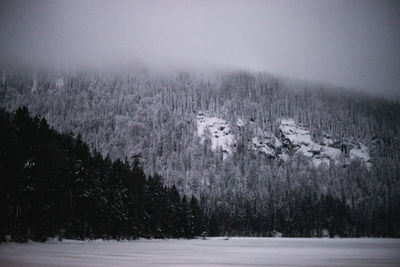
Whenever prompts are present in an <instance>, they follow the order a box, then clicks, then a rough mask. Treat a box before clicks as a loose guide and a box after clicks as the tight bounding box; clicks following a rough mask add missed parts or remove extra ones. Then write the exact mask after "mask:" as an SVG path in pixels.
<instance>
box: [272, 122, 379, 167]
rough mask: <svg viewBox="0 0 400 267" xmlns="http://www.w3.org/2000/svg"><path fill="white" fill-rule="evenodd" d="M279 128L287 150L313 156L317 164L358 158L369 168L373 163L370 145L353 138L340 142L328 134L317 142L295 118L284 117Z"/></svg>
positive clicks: (336, 162) (345, 161)
mask: <svg viewBox="0 0 400 267" xmlns="http://www.w3.org/2000/svg"><path fill="white" fill-rule="evenodd" d="M279 130H280V132H281V138H282V143H283V144H284V146H285V148H286V150H288V151H290V150H292V151H294V153H300V154H302V155H304V156H305V157H308V158H311V159H312V162H313V164H314V165H316V166H320V165H321V164H324V165H329V164H330V163H331V162H333V163H334V164H340V163H342V164H343V165H348V164H349V163H350V161H351V160H356V159H360V160H361V161H362V162H363V163H365V164H366V166H367V167H368V168H369V167H371V165H372V163H371V162H370V160H371V158H370V156H369V151H368V147H366V146H365V145H364V144H361V143H358V142H355V141H352V140H347V141H343V142H338V141H336V140H334V139H333V138H332V137H331V136H329V135H326V134H325V135H324V136H323V141H322V142H321V143H316V142H314V141H313V140H312V138H311V134H310V132H309V131H308V130H307V129H306V128H305V127H303V126H301V125H299V124H297V123H296V122H295V121H294V120H293V119H282V120H281V123H280V126H279ZM281 158H282V157H281ZM284 158H287V157H283V159H284Z"/></svg>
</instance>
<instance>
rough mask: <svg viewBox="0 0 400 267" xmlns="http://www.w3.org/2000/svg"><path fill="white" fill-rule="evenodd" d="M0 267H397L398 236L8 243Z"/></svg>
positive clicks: (2, 246)
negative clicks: (392, 237) (391, 237)
mask: <svg viewBox="0 0 400 267" xmlns="http://www.w3.org/2000/svg"><path fill="white" fill-rule="evenodd" d="M0 266H400V239H373V238H360V239H355V238H354V239H317V238H276V239H275V238H231V239H229V240H224V239H223V238H210V239H208V240H201V239H193V240H185V239H181V240H175V239H170V240H138V241H121V242H117V241H93V242H87V241H86V242H84V241H73V240H65V241H63V242H57V241H50V242H46V243H36V242H29V243H25V244H16V243H8V244H0Z"/></svg>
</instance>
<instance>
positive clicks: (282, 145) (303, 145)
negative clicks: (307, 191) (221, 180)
mask: <svg viewBox="0 0 400 267" xmlns="http://www.w3.org/2000/svg"><path fill="white" fill-rule="evenodd" d="M251 125H252V123H249V124H247V125H246V124H245V122H244V120H243V119H238V120H237V122H236V127H237V128H238V130H239V131H238V132H239V133H238V134H240V132H241V130H243V128H244V127H252V126H251ZM197 131H198V135H199V136H200V137H201V138H202V140H204V138H205V137H206V134H207V132H209V134H210V138H211V149H212V150H217V149H221V151H222V152H223V153H224V158H226V156H229V155H231V154H232V153H233V152H234V147H235V144H236V138H235V135H234V134H233V132H232V131H231V128H230V126H229V123H228V122H227V121H226V120H224V119H221V118H217V117H210V116H205V115H204V114H202V113H200V114H199V115H198V116H197ZM279 131H280V136H279V138H278V137H276V136H275V135H274V134H272V133H270V132H265V131H263V130H262V129H260V128H257V129H255V132H256V135H255V136H253V137H251V138H250V139H249V140H248V142H249V143H248V149H251V150H254V151H256V152H258V153H260V154H262V155H264V156H265V157H267V158H279V159H281V160H283V161H286V160H287V159H289V157H290V156H291V155H295V154H301V155H303V156H305V157H307V158H310V160H311V161H312V163H313V164H314V165H315V166H320V165H321V164H322V165H326V166H329V164H331V163H334V164H342V165H343V166H346V165H348V164H350V162H351V161H352V160H357V159H359V160H361V161H362V162H363V163H364V164H365V165H366V166H367V167H371V165H372V162H371V158H370V156H369V151H368V147H367V146H365V145H364V144H361V143H358V142H356V141H354V140H344V141H338V140H335V139H334V138H332V137H331V136H329V135H326V134H325V135H324V136H323V140H322V141H321V142H315V141H313V140H312V138H311V134H310V132H309V131H308V130H307V129H306V128H305V127H303V126H301V125H299V124H297V123H296V122H295V121H294V120H293V119H281V121H280V126H279Z"/></svg>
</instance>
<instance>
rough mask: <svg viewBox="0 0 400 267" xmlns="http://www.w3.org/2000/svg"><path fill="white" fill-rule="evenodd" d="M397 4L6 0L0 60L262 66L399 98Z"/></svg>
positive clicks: (0, 7) (0, 14)
mask: <svg viewBox="0 0 400 267" xmlns="http://www.w3.org/2000/svg"><path fill="white" fill-rule="evenodd" d="M399 29H400V2H399V1H388V0H387V1H385V0H384V1H379V0H365V1H361V0H349V1H345V0H335V1H328V0H324V1H323V0H321V1H319V0H299V1H295V0H292V1H289V0H283V1H282V0H276V1H261V0H260V1H256V0H253V1H226V0H222V1H212V0H206V1H177V0H172V1H161V0H159V1H157V0H154V1H120V0H118V1H88V0H84V1H67V0H65V1H63V0H60V1H50V0H37V1H33V0H26V1H19V0H18V1H2V2H1V4H0V65H1V64H7V63H16V64H22V65H27V66H37V67H42V66H46V67H51V66H67V67H68V66H76V65H79V66H88V67H93V66H107V65H116V66H118V65H123V64H126V63H128V62H132V61H138V62H141V63H144V64H145V65H147V66H148V67H153V68H156V69H167V70H170V69H190V68H195V69H196V68H200V69H207V68H210V67H217V68H232V69H245V70H250V71H262V72H264V71H265V72H268V73H272V74H277V75H281V76H287V77H293V78H295V79H302V80H310V81H315V82H323V83H330V84H335V85H338V86H344V87H348V88H355V89H358V90H362V91H366V92H369V93H372V94H378V95H381V96H385V97H388V98H392V97H395V98H397V99H400V30H399Z"/></svg>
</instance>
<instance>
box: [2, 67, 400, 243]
mask: <svg viewBox="0 0 400 267" xmlns="http://www.w3.org/2000/svg"><path fill="white" fill-rule="evenodd" d="M0 104H1V107H3V108H5V109H6V110H9V111H15V110H16V109H17V108H18V107H20V106H23V105H25V106H27V107H28V108H29V110H30V111H31V112H32V113H33V114H35V115H38V116H45V118H46V120H47V121H48V122H49V124H50V125H51V127H54V128H55V129H56V130H58V131H60V132H63V133H68V132H71V133H72V135H74V136H77V135H78V134H80V135H81V136H82V140H83V141H84V142H86V143H87V144H88V145H89V148H90V149H89V148H88V152H87V153H89V150H90V151H92V153H95V154H94V155H97V156H98V157H100V155H101V156H102V157H106V156H107V155H108V156H109V158H110V161H111V160H117V159H118V158H120V159H126V162H127V163H125V164H133V163H134V162H140V164H141V166H142V168H143V170H144V173H145V174H146V175H151V176H154V177H156V173H158V174H160V175H161V176H162V177H164V179H165V185H167V186H173V185H176V187H177V189H178V190H179V191H182V193H183V194H184V195H187V196H191V195H192V194H193V195H194V196H196V197H197V198H198V199H199V201H200V207H201V210H202V212H204V216H205V217H207V218H209V222H208V223H206V225H207V227H209V228H210V229H208V230H209V231H210V232H212V233H214V234H223V233H224V232H233V233H235V234H239V235H270V233H271V231H273V230H277V231H280V232H283V233H284V234H285V235H292V236H293V235H294V236H309V235H312V234H317V235H318V234H320V233H321V231H322V229H324V228H326V229H328V230H329V231H330V232H331V234H332V235H335V234H338V235H344V236H349V235H351V236H360V235H370V236H371V235H373V236H381V235H383V236H398V235H399V234H400V228H399V225H398V224H397V222H398V221H399V220H400V177H399V173H400V149H399V148H400V134H399V133H400V116H399V114H400V105H399V104H398V103H395V102H391V101H387V100H383V99H377V98H374V97H371V96H368V95H365V94H362V93H357V92H349V91H346V90H344V89H340V88H321V87H319V86H315V85H307V84H306V83H292V82H287V81H285V80H283V79H278V78H275V77H271V76H269V75H264V74H249V73H245V72H225V73H219V74H213V75H197V74H188V73H180V74H175V75H172V74H157V73H151V72H147V71H145V70H139V69H137V70H135V71H132V72H128V71H121V72H105V71H103V72H100V71H92V72H89V71H85V72H83V71H82V72H77V71H75V72H57V73H56V72H35V73H34V72H29V71H26V72H21V71H16V70H15V71H12V70H7V71H3V75H2V81H1V93H0ZM199 114H207V115H208V116H214V117H217V118H221V119H224V120H225V121H227V123H228V124H229V126H230V129H231V131H232V134H233V135H234V136H235V138H236V139H235V144H234V145H235V147H234V148H233V149H232V153H231V154H230V156H228V157H225V156H224V152H223V151H222V150H221V149H218V148H217V149H212V142H211V138H210V136H208V137H206V138H205V139H204V140H203V139H202V138H201V137H200V136H199V135H198V134H197V124H196V121H197V117H198V115H199ZM284 118H291V119H293V120H294V121H295V122H296V123H300V124H301V125H304V127H307V129H308V130H309V131H310V134H311V136H312V139H313V140H314V141H315V142H321V140H322V139H323V137H324V136H325V135H329V136H331V137H332V138H334V139H336V140H339V141H341V142H344V141H345V140H348V139H351V140H355V141H356V142H360V143H362V144H365V146H366V147H367V148H368V149H369V153H370V156H371V162H372V166H371V168H367V167H366V166H365V164H363V163H362V162H361V161H359V160H354V161H352V162H351V163H349V164H347V165H346V166H342V165H336V164H329V165H321V166H315V165H313V164H310V160H309V159H307V157H304V156H303V155H301V154H298V153H292V154H290V153H289V154H290V155H289V157H288V159H287V160H284V161H283V160H281V159H279V158H271V157H266V156H265V154H263V153H258V152H257V151H256V150H253V149H249V140H252V138H254V137H260V136H259V135H260V130H261V131H262V132H268V133H272V134H274V135H275V136H280V135H281V132H280V128H279V126H280V120H281V119H284ZM238 120H241V121H243V122H244V124H243V127H242V128H241V129H239V128H238V127H237V122H238ZM239 131H240V132H239ZM95 151H97V152H98V153H97V152H95ZM135 160H136V161H135ZM114 164H115V163H114ZM121 164H122V163H121ZM57 179H58V178H57Z"/></svg>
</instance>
